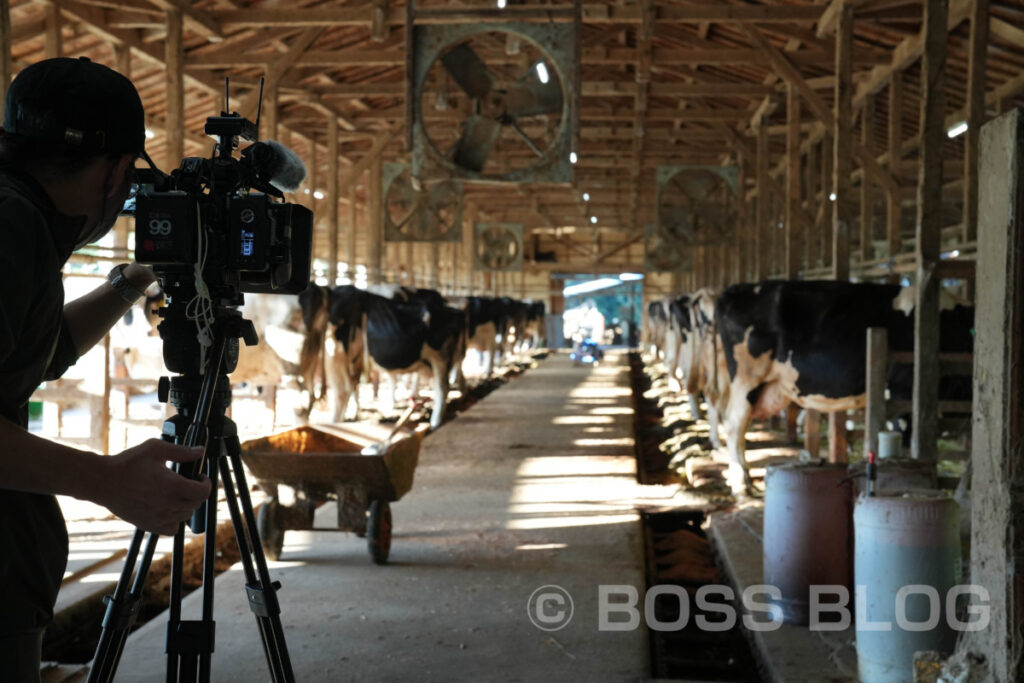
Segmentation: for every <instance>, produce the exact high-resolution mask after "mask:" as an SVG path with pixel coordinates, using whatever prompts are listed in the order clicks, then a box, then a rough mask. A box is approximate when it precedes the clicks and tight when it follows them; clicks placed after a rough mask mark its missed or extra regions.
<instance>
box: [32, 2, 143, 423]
mask: <svg viewBox="0 0 1024 683" xmlns="http://www.w3.org/2000/svg"><path fill="white" fill-rule="evenodd" d="M43 7H45V11H46V38H45V46H44V49H43V54H44V55H45V56H46V58H47V59H53V58H54V57H60V56H61V55H62V54H63V51H64V50H63V44H62V42H63V41H62V40H61V33H60V29H61V16H60V8H59V7H57V5H56V4H55V3H53V2H48V3H46V4H45V5H44V6H43ZM126 75H127V74H126ZM108 412H109V411H108Z"/></svg>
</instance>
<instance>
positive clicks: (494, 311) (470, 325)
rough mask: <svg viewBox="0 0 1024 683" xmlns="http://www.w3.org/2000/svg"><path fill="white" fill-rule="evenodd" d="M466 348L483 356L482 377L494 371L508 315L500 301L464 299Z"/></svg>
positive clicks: (481, 297)
mask: <svg viewBox="0 0 1024 683" xmlns="http://www.w3.org/2000/svg"><path fill="white" fill-rule="evenodd" d="M465 310H466V346H467V348H471V349H476V350H477V351H479V352H480V353H482V354H484V377H490V376H491V373H492V372H493V371H494V362H495V354H496V353H497V350H498V349H499V348H500V346H499V339H504V338H505V335H506V332H507V330H508V315H507V312H506V310H505V306H504V304H503V303H502V301H501V299H496V298H494V297H487V296H471V297H468V298H467V299H466V309H465Z"/></svg>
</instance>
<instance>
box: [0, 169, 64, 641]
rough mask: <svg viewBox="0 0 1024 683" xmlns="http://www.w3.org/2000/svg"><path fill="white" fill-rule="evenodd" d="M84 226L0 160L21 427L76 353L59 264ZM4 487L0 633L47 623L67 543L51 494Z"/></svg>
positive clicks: (5, 378)
mask: <svg viewBox="0 0 1024 683" xmlns="http://www.w3.org/2000/svg"><path fill="white" fill-rule="evenodd" d="M80 227H81V220H80V219H70V218H68V217H66V216H63V215H61V214H59V213H58V212H57V211H56V209H55V208H54V206H53V204H52V203H51V202H50V199H49V197H48V196H47V194H46V192H45V191H44V190H43V188H42V187H41V186H40V185H39V184H38V183H37V182H36V181H35V180H33V179H32V178H31V177H29V176H27V175H23V174H20V173H18V172H17V171H15V170H12V169H9V168H4V167H2V166H0V418H2V419H5V420H7V421H9V422H13V423H15V424H17V425H18V426H20V427H21V428H23V429H24V428H27V427H28V400H29V397H30V396H31V395H32V392H33V391H35V389H36V387H37V386H39V384H40V382H42V381H45V380H50V379H56V378H57V377H60V376H61V375H62V374H64V371H65V370H67V368H68V367H69V366H70V365H72V364H74V362H75V361H76V360H77V352H76V351H75V347H74V344H73V342H72V340H71V337H70V335H69V334H68V332H67V329H66V327H65V325H64V318H63V308H64V285H63V281H62V276H61V271H62V269H63V267H64V263H65V262H66V261H67V259H68V257H69V256H70V255H71V251H72V250H73V248H74V242H75V239H76V237H77V235H78V234H79V232H80ZM7 447H9V446H5V445H4V444H0V448H7ZM17 455H18V456H19V457H24V458H31V457H32V453H19V454H17ZM3 487H4V473H3V472H2V471H0V634H2V633H12V632H20V631H26V630H32V629H38V628H41V627H43V626H45V625H46V624H47V623H48V622H49V621H50V619H51V618H52V617H53V604H54V601H55V600H56V598H57V590H58V589H59V588H60V582H61V579H62V577H63V574H64V568H65V566H66V565H67V551H68V536H67V527H66V526H65V524H64V518H63V516H62V515H61V511H60V507H59V506H58V505H57V499H56V498H55V497H54V496H49V495H41V494H35V493H25V492H21V491H13V490H9V489H5V488H3Z"/></svg>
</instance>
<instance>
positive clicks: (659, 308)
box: [647, 299, 670, 358]
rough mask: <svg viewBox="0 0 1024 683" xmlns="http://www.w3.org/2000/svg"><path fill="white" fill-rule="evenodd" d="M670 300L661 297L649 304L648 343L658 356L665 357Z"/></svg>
mask: <svg viewBox="0 0 1024 683" xmlns="http://www.w3.org/2000/svg"><path fill="white" fill-rule="evenodd" d="M668 301H670V299H659V300H658V301H651V302H649V303H648V304H647V345H648V346H649V347H650V351H651V353H652V354H654V355H655V356H656V357H657V358H664V357H665V332H666V329H667V327H668V313H667V310H668Z"/></svg>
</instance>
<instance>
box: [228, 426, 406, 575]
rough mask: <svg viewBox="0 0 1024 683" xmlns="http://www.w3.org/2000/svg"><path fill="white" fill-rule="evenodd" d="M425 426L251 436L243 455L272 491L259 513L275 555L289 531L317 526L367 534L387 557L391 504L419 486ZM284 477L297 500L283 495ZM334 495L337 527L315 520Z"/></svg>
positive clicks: (267, 546) (270, 554)
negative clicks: (289, 500)
mask: <svg viewBox="0 0 1024 683" xmlns="http://www.w3.org/2000/svg"><path fill="white" fill-rule="evenodd" d="M425 433H426V430H425V429H420V430H417V431H413V432H410V431H405V432H401V433H399V432H398V430H397V429H396V430H394V431H392V432H391V434H390V435H388V434H386V432H385V433H383V434H382V433H377V432H374V431H373V428H363V429H360V428H359V427H348V426H319V427H310V426H304V427H297V428H295V429H291V430H288V431H286V432H282V433H280V434H274V435H272V436H268V437H264V438H261V439H254V440H252V441H246V442H245V443H243V444H242V461H243V462H244V463H245V465H246V467H248V468H249V471H250V472H252V474H253V476H254V477H255V478H256V481H257V483H258V485H259V487H260V488H261V489H263V491H265V492H266V493H267V495H268V496H269V498H268V500H267V501H266V502H264V503H263V505H261V506H260V508H259V511H258V513H257V516H256V526H257V529H258V531H259V535H260V541H261V544H262V546H263V552H264V554H265V555H266V556H267V558H268V559H271V560H277V559H279V558H280V557H281V550H282V548H283V547H284V534H285V532H286V531H288V530H290V529H307V530H313V529H315V530H318V531H328V530H329V531H334V530H338V531H351V532H355V534H356V535H358V536H365V537H366V540H367V547H368V550H369V552H370V557H371V558H373V561H374V562H375V563H377V564H384V563H385V562H387V559H388V554H389V553H390V551H391V505H390V504H391V503H393V502H395V501H397V500H399V499H401V497H402V496H404V495H405V494H406V493H408V492H409V490H410V489H411V488H412V482H413V474H414V472H415V470H416V463H417V462H418V460H419V452H420V445H421V444H422V442H423V436H424V434H425ZM396 434H397V436H396ZM282 485H283V486H289V487H291V488H292V489H294V492H295V496H294V498H295V501H294V503H291V504H288V505H286V504H283V503H282V502H281V497H280V496H279V495H278V494H279V487H280V486H282ZM328 500H335V501H337V503H338V525H337V529H334V528H333V527H332V528H329V529H328V528H317V527H314V526H313V516H314V512H315V511H316V508H317V507H319V506H320V505H322V504H323V503H324V502H326V501H328Z"/></svg>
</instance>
